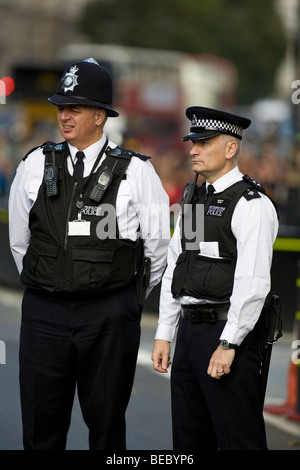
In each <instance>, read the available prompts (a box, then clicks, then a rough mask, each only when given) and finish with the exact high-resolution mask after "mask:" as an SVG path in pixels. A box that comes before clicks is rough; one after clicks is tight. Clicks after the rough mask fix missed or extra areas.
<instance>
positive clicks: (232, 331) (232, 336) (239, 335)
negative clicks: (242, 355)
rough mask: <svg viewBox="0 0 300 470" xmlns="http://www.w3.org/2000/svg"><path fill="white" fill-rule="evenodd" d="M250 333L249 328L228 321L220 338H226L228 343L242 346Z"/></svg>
mask: <svg viewBox="0 0 300 470" xmlns="http://www.w3.org/2000/svg"><path fill="white" fill-rule="evenodd" d="M248 333H249V331H248V330H244V329H241V328H237V327H236V326H233V325H231V324H230V323H228V322H227V323H226V325H225V327H224V329H223V331H222V333H221V335H220V339H226V340H227V341H228V343H231V344H237V345H238V346H240V345H241V343H242V342H243V340H244V339H245V338H246V336H247V334H248Z"/></svg>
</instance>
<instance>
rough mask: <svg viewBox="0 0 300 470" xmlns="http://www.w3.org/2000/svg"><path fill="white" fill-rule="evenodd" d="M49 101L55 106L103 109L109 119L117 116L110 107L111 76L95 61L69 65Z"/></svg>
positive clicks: (90, 60) (87, 60) (88, 60)
mask: <svg viewBox="0 0 300 470" xmlns="http://www.w3.org/2000/svg"><path fill="white" fill-rule="evenodd" d="M49 101H50V102H51V103H53V104H55V105H57V106H62V105H86V106H95V107H97V108H103V109H105V110H106V111H107V114H108V116H110V117H117V116H119V113H118V112H117V111H116V110H115V109H114V108H113V106H112V79H111V76H110V74H109V72H108V71H107V70H106V69H105V68H104V67H102V66H101V65H99V64H98V62H96V60H95V59H86V60H83V61H82V62H75V63H73V64H71V65H69V67H67V68H66V70H65V71H64V73H63V75H62V78H61V80H60V82H59V84H58V87H57V90H56V93H55V94H54V95H53V96H51V97H50V98H49Z"/></svg>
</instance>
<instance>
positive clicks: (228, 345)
mask: <svg viewBox="0 0 300 470" xmlns="http://www.w3.org/2000/svg"><path fill="white" fill-rule="evenodd" d="M220 347H221V348H222V349H236V348H237V347H238V345H237V344H231V343H228V341H227V340H226V339H221V340H220Z"/></svg>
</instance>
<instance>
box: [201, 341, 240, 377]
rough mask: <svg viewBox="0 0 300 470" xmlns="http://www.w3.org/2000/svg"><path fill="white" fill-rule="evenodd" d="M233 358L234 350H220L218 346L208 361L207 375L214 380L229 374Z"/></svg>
mask: <svg viewBox="0 0 300 470" xmlns="http://www.w3.org/2000/svg"><path fill="white" fill-rule="evenodd" d="M234 357H235V350H234V349H222V348H221V347H220V346H218V347H217V349H216V350H215V352H214V353H213V355H212V356H211V359H210V361H209V365H208V369H207V373H208V375H210V376H211V377H213V378H214V379H220V378H221V377H222V376H223V375H224V374H229V372H230V367H231V364H232V362H233V359H234Z"/></svg>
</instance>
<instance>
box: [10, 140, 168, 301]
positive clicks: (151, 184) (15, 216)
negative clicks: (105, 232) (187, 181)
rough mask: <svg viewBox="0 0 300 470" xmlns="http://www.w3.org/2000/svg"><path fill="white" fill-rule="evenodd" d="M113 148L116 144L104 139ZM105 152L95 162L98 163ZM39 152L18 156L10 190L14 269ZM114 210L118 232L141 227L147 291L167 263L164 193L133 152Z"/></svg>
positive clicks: (36, 184)
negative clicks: (148, 264)
mask: <svg viewBox="0 0 300 470" xmlns="http://www.w3.org/2000/svg"><path fill="white" fill-rule="evenodd" d="M105 140H106V136H105V135H104V134H103V136H102V138H101V140H100V141H98V142H96V143H95V144H93V145H91V146H90V147H88V148H87V149H85V150H84V154H85V159H84V177H85V176H88V175H89V174H90V172H91V170H92V167H93V165H94V163H95V160H96V159H97V157H98V155H99V153H100V151H101V149H102V147H103V145H104V143H105ZM108 145H109V146H110V147H111V148H114V147H115V146H116V145H115V144H114V143H112V142H109V143H108ZM69 150H70V156H71V158H72V160H73V162H74V164H75V163H76V158H75V155H76V152H77V151H78V149H77V148H75V147H73V146H72V145H70V144H69ZM104 158H105V154H104V156H103V157H102V159H101V160H100V162H99V165H100V164H101V163H102V161H103V159H104ZM44 161H45V159H44V155H43V154H42V149H37V150H35V151H33V152H32V153H31V154H29V155H28V157H27V158H26V159H25V161H22V162H21V163H20V164H19V166H18V168H17V171H16V175H15V178H14V181H13V183H12V186H11V189H10V195H9V237H10V246H11V250H12V254H13V257H14V260H15V262H16V265H17V268H18V271H19V272H21V270H22V259H23V256H24V255H25V253H26V250H27V247H28V244H29V240H30V230H29V227H28V218H29V212H30V210H31V208H32V206H33V204H34V202H35V200H36V198H37V194H38V191H39V188H40V185H41V183H42V181H43V177H44ZM68 169H69V172H70V174H73V165H72V162H71V160H70V157H68ZM116 215H117V220H118V227H119V232H120V236H121V237H122V238H129V239H130V240H136V238H137V231H138V229H139V227H140V231H141V235H142V238H143V239H144V255H145V256H148V257H150V258H151V276H150V284H149V288H148V291H147V295H148V294H149V292H150V291H151V289H152V288H153V287H154V286H155V285H156V284H158V283H159V281H160V279H161V276H162V273H163V270H164V268H165V264H166V256H167V247H168V244H169V241H170V223H169V198H168V196H167V194H166V192H165V190H164V189H163V186H162V184H161V181H160V179H159V177H158V175H157V173H156V172H155V170H154V167H153V165H152V164H151V163H150V161H149V160H148V161H146V162H144V161H142V160H140V159H139V158H138V157H133V158H132V159H131V162H130V164H129V165H128V167H127V170H126V179H124V180H122V181H121V184H120V187H119V191H118V195H117V201H116Z"/></svg>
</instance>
